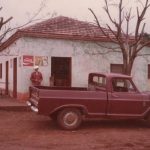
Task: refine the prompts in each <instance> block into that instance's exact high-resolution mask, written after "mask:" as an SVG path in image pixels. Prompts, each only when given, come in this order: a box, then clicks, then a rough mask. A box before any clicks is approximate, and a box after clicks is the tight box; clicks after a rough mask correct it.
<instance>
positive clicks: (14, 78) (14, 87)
mask: <svg viewBox="0 0 150 150" xmlns="http://www.w3.org/2000/svg"><path fill="white" fill-rule="evenodd" d="M13 97H14V98H16V97H17V58H14V59H13Z"/></svg>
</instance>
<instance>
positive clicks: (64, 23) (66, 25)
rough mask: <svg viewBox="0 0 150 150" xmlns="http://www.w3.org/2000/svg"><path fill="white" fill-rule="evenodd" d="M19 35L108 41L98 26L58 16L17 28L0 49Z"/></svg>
mask: <svg viewBox="0 0 150 150" xmlns="http://www.w3.org/2000/svg"><path fill="white" fill-rule="evenodd" d="M104 30H105V31H106V32H107V33H108V34H109V35H110V36H112V37H113V35H112V34H111V32H110V31H109V30H107V29H105V28H104ZM20 37H37V38H53V39H68V40H83V41H108V39H107V38H106V36H104V35H103V33H102V32H101V30H100V28H99V27H98V26H96V25H94V24H92V23H89V22H85V21H79V20H77V19H72V18H68V17H64V16H58V17H55V18H51V19H48V20H46V21H43V22H40V23H36V24H34V25H31V26H28V27H25V28H23V29H20V30H18V31H17V32H16V33H15V34H14V35H12V36H11V37H10V38H9V39H8V40H7V41H6V42H4V43H3V44H2V45H1V46H0V51H2V50H3V49H5V48H6V47H7V46H9V45H10V44H11V43H13V42H14V41H15V40H16V39H18V38H20Z"/></svg>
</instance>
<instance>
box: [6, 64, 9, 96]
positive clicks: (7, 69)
mask: <svg viewBox="0 0 150 150" xmlns="http://www.w3.org/2000/svg"><path fill="white" fill-rule="evenodd" d="M5 83H6V84H5V94H6V95H8V94H9V62H8V61H6V76H5Z"/></svg>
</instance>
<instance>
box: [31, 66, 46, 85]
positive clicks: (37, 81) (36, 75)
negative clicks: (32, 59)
mask: <svg viewBox="0 0 150 150" xmlns="http://www.w3.org/2000/svg"><path fill="white" fill-rule="evenodd" d="M38 70H39V66H35V67H34V72H32V74H31V77H30V80H31V82H32V85H34V86H39V85H41V82H42V80H43V77H42V73H41V72H39V71H38Z"/></svg>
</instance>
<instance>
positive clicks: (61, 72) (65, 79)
mask: <svg viewBox="0 0 150 150" xmlns="http://www.w3.org/2000/svg"><path fill="white" fill-rule="evenodd" d="M51 77H53V80H54V81H53V82H54V83H53V85H54V86H71V57H52V58H51Z"/></svg>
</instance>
